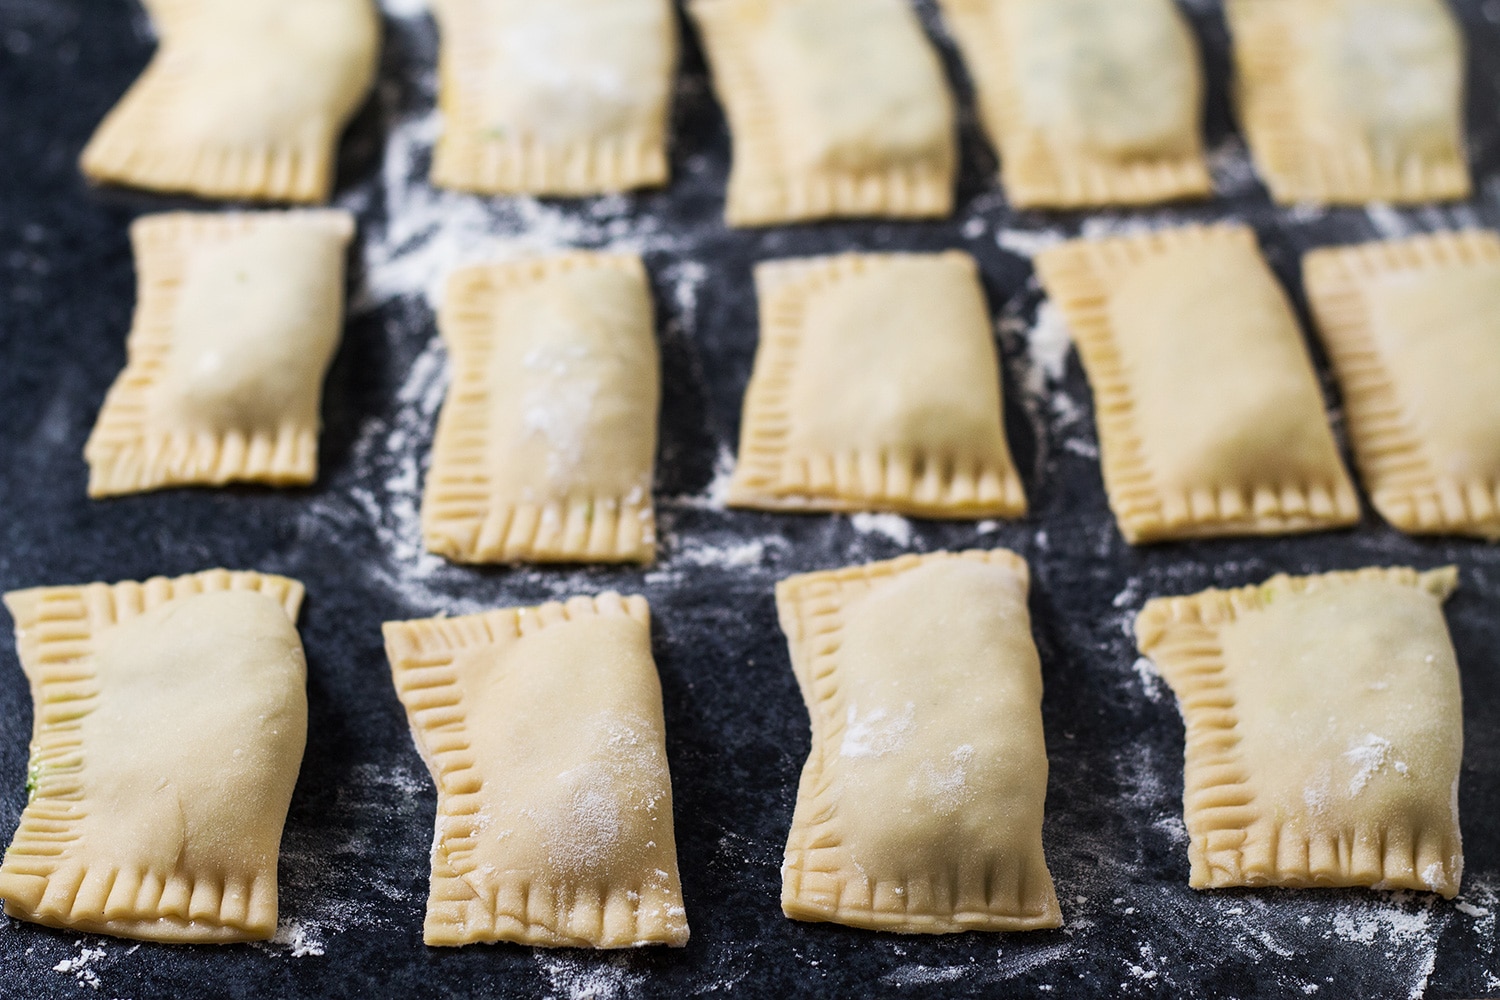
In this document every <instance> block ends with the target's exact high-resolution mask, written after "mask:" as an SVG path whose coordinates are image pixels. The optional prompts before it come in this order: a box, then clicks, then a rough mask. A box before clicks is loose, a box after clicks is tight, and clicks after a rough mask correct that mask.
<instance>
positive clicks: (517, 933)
mask: <svg viewBox="0 0 1500 1000" xmlns="http://www.w3.org/2000/svg"><path fill="white" fill-rule="evenodd" d="M385 643H386V653H387V655H388V656H389V658H390V662H391V672H392V675H393V677H394V679H395V683H396V691H397V693H398V694H399V695H400V697H401V702H402V704H404V705H405V706H406V713H407V718H408V719H409V720H410V722H411V728H412V735H413V737H414V738H415V740H416V744H417V749H418V750H419V751H420V752H421V754H422V757H423V759H424V760H425V761H426V762H427V766H428V769H429V770H430V771H431V772H432V779H433V781H434V782H435V783H436V784H437V789H438V807H437V830H436V834H435V836H434V838H433V843H432V890H431V896H430V897H429V899H428V902H427V922H426V925H425V928H424V930H423V940H425V941H426V942H427V943H428V944H430V945H462V944H471V943H474V942H481V941H514V942H517V943H520V944H529V945H548V946H555V947H570V948H631V947H637V946H640V945H649V944H668V945H679V946H680V945H684V944H686V943H687V939H688V926H687V918H686V916H685V914H684V911H683V906H682V886H681V884H680V882H679V879H678V875H677V847H676V841H675V840H674V838H673V833H672V783H671V780H670V778H669V776H668V774H667V754H666V744H665V735H664V733H665V728H664V723H663V720H662V703H661V686H660V683H659V682H658V680H657V675H656V664H655V662H654V661H653V660H652V658H651V633H650V612H649V609H648V608H647V607H646V600H645V598H642V597H623V598H622V597H621V596H620V595H619V594H615V593H607V594H602V595H600V596H599V597H593V598H590V597H574V598H571V599H570V600H568V601H567V603H565V604H560V603H556V602H553V603H550V604H544V605H542V606H541V607H536V608H505V609H503V610H499V611H490V612H487V613H485V614H479V615H468V616H466V617H463V618H431V619H427V620H425V621H412V622H387V623H386V625H385Z"/></svg>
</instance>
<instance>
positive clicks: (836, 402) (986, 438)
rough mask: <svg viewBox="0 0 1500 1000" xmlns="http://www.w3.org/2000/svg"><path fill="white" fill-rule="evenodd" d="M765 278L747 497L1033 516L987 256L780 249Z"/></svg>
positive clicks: (737, 501) (745, 442) (743, 439)
mask: <svg viewBox="0 0 1500 1000" xmlns="http://www.w3.org/2000/svg"><path fill="white" fill-rule="evenodd" d="M755 285H756V291H757V294H758V297H759V300H760V324H761V330H760V346H759V348H758V350H757V352H756V356H755V370H754V372H753V373H752V375H751V377H750V385H749V387H748V388H747V389H746V391H745V415H744V421H743V423H742V426H741V430H740V453H739V459H738V462H737V464H736V466H735V470H734V478H733V480H732V481H731V483H730V488H729V503H730V504H731V505H732V506H736V507H754V508H761V509H766V510H803V511H807V510H891V511H898V512H900V513H903V514H910V515H915V516H919V517H993V516H1000V517H1020V516H1021V515H1023V514H1025V512H1026V495H1025V493H1024V491H1023V489H1022V486H1021V478H1020V475H1019V474H1018V473H1017V472H1016V467H1015V463H1014V462H1013V461H1012V459H1011V454H1010V447H1009V445H1008V444H1007V443H1006V439H1005V427H1004V421H1003V416H1002V407H1001V388H1000V368H999V359H998V357H997V356H996V352H995V342H994V335H993V333H992V328H991V325H990V315H989V307H988V305H986V303H985V298H984V288H983V286H982V285H981V284H980V281H979V269H978V267H977V266H976V265H975V263H974V259H973V258H972V257H970V256H969V255H968V254H965V253H961V252H959V251H948V252H946V253H937V254H841V255H839V256H834V257H813V258H804V259H794V260H782V261H772V262H768V263H763V264H760V265H758V266H757V267H756V269H755Z"/></svg>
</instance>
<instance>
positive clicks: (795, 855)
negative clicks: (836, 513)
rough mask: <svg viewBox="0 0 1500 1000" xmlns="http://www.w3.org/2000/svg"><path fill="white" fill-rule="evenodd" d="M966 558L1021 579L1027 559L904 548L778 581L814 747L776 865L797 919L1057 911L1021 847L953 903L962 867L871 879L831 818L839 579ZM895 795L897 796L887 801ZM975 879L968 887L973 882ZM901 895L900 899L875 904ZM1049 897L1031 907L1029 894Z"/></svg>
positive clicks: (1008, 927) (872, 577) (857, 579)
mask: <svg viewBox="0 0 1500 1000" xmlns="http://www.w3.org/2000/svg"><path fill="white" fill-rule="evenodd" d="M948 560H968V561H971V562H979V563H987V564H990V565H994V566H998V567H1000V568H1003V569H1005V570H1007V571H1009V572H1011V573H1013V574H1015V575H1016V577H1017V578H1019V580H1020V581H1021V582H1022V584H1023V586H1025V585H1028V582H1029V579H1030V571H1029V569H1028V567H1027V565H1026V561H1025V560H1024V559H1022V558H1021V557H1020V556H1018V555H1016V554H1015V553H1013V552H1009V551H1006V550H1004V549H995V550H988V551H981V550H969V551H965V552H957V553H950V552H935V553H929V554H927V555H920V556H919V555H906V556H901V557H899V558H897V559H893V560H888V561H886V562H880V563H873V564H869V565H864V566H852V567H846V568H843V569H835V570H826V571H823V572H817V573H808V574H803V575H801V576H796V577H792V578H790V579H787V580H783V581H781V582H780V583H778V584H777V585H776V607H777V613H778V617H779V618H780V621H781V625H782V629H783V630H784V631H785V632H786V636H787V640H788V644H789V646H790V648H791V652H792V670H793V673H794V674H795V675H796V678H797V685H798V687H799V688H800V689H801V691H802V697H803V700H804V701H805V702H806V703H807V706H808V709H809V714H810V716H811V722H812V730H813V732H812V747H813V749H812V753H811V755H810V756H809V757H808V762H807V766H806V767H805V768H804V769H803V772H802V777H801V779H800V782H799V785H798V792H797V798H798V801H799V803H801V802H810V803H812V804H813V808H812V810H811V816H812V820H811V821H810V822H802V823H797V822H795V821H794V823H793V826H792V829H791V831H790V833H789V834H788V839H787V847H786V861H785V863H784V864H783V866H782V878H783V883H782V894H781V901H782V908H783V910H785V912H786V913H787V915H788V916H791V917H794V918H797V919H808V920H828V921H834V922H838V923H844V924H849V925H852V926H857V927H868V928H873V929H885V930H898V931H904V932H909V933H950V932H953V931H965V930H990V931H1016V930H1033V929H1041V928H1048V927H1056V926H1058V925H1059V923H1060V916H1059V913H1058V911H1057V908H1056V899H1055V896H1054V895H1053V892H1052V889H1051V886H1050V882H1049V884H1048V885H1047V886H1045V887H1039V886H1036V885H1031V884H1028V882H1027V871H1026V868H1027V864H1026V862H1027V861H1028V860H1030V859H1028V858H1026V857H1025V856H1024V855H1022V856H1018V857H1016V858H1013V859H1006V861H1007V864H1005V865H1004V866H1002V868H1001V869H998V870H996V869H991V870H987V871H986V873H985V875H984V884H983V886H982V887H981V888H982V895H983V896H984V898H985V899H986V904H987V905H986V906H985V907H984V909H982V910H978V911H964V910H960V911H956V912H954V911H951V910H947V909H945V908H943V907H942V905H941V903H940V901H942V900H956V899H959V898H961V897H962V896H963V895H964V893H963V892H962V890H963V889H964V888H965V887H964V886H963V885H962V884H961V883H962V881H963V879H962V873H960V872H958V871H956V870H953V871H943V872H932V873H929V875H928V876H927V877H925V878H915V877H914V878H908V879H905V880H903V881H901V882H899V883H898V884H895V885H891V884H876V883H873V882H872V880H871V879H870V878H868V877H867V876H866V875H865V874H864V873H863V871H862V870H860V869H859V868H858V866H857V865H854V864H852V862H850V860H849V859H848V857H847V853H846V852H845V851H843V850H841V845H840V843H839V841H838V838H837V836H836V834H835V833H834V831H833V830H832V829H831V828H830V824H831V822H832V820H833V818H834V817H835V815H836V814H837V812H838V805H839V804H838V792H839V789H838V788H837V787H835V785H834V783H833V780H832V779H833V775H832V773H831V772H830V769H829V767H828V763H827V760H826V756H827V754H828V752H829V748H831V747H836V746H838V745H839V742H840V741H841V739H842V738H843V732H844V729H845V727H846V726H847V720H846V719H845V718H844V717H843V715H842V713H841V712H840V710H839V709H840V705H841V704H842V703H841V699H840V694H839V686H840V681H839V656H838V653H839V648H840V633H841V631H842V629H843V625H844V610H843V605H844V597H843V589H844V588H845V587H846V586H848V585H850V584H854V585H871V584H878V583H880V582H883V581H888V580H891V579H894V578H896V577H898V576H900V575H902V574H904V573H908V572H910V571H911V570H913V569H916V568H918V567H920V566H924V565H929V564H932V563H936V562H943V561H948ZM893 804H895V803H893ZM971 888H972V887H971ZM877 897H878V899H879V900H883V901H889V900H891V899H895V900H898V901H899V902H900V903H901V907H900V908H899V909H893V908H891V907H890V906H889V905H885V906H882V905H879V903H878V902H877ZM1036 898H1041V899H1043V900H1046V901H1049V902H1046V903H1045V905H1042V906H1040V907H1029V906H1028V899H1036Z"/></svg>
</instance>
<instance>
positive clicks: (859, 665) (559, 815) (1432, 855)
mask: <svg viewBox="0 0 1500 1000" xmlns="http://www.w3.org/2000/svg"><path fill="white" fill-rule="evenodd" d="M1456 582H1457V572H1456V570H1454V569H1453V568H1451V567H1449V568H1444V569H1437V570H1432V571H1428V572H1418V571H1416V570H1411V569H1378V568H1377V569H1366V570H1360V571H1355V572H1336V573H1329V574H1324V575H1321V576H1312V577H1302V578H1290V577H1286V576H1279V577H1276V578H1273V579H1272V580H1270V581H1268V582H1266V583H1264V584H1262V585H1259V586H1250V587H1244V588H1240V589H1238V590H1229V591H1223V590H1210V591H1206V592H1204V593H1201V594H1197V595H1194V596H1190V597H1170V598H1158V599H1155V600H1152V601H1150V602H1149V603H1147V604H1146V606H1145V608H1144V610H1143V611H1142V612H1141V613H1140V616H1139V618H1138V620H1137V623H1136V633H1137V641H1138V644H1139V646H1140V649H1141V651H1142V652H1143V653H1144V654H1146V655H1148V656H1150V657H1152V658H1153V659H1154V660H1155V662H1156V664H1157V666H1158V667H1159V669H1160V670H1161V671H1162V673H1163V674H1164V675H1165V677H1166V679H1167V680H1168V682H1169V683H1170V684H1171V686H1172V688H1173V690H1174V691H1175V692H1176V694H1177V697H1178V699H1179V702H1180V704H1181V706H1182V710H1183V715H1184V718H1185V720H1186V725H1187V758H1186V772H1185V773H1186V790H1185V794H1184V818H1185V822H1186V826H1187V830H1188V833H1189V836H1190V843H1189V848H1188V860H1189V865H1190V884H1191V885H1192V886H1194V887H1196V888H1225V887H1233V886H1294V887H1318V886H1368V887H1374V888H1380V889H1414V890H1420V891H1431V892H1436V893H1439V894H1441V895H1443V896H1445V897H1448V898H1452V897H1453V896H1455V895H1456V894H1457V892H1458V888H1459V881H1460V878H1461V875H1462V871H1463V854H1462V846H1461V836H1460V830H1459V820H1458V779H1459V769H1460V763H1461V758H1462V748H1463V735H1462V712H1461V708H1460V694H1459V672H1458V665H1457V662H1456V659H1455V656H1454V651H1453V646H1452V643H1451V640H1450V639H1449V636H1448V631H1447V626H1446V624H1445V622H1444V620H1443V614H1442V607H1441V605H1442V601H1443V600H1444V599H1445V598H1446V597H1447V596H1448V594H1449V593H1450V592H1451V591H1452V590H1453V588H1454V586H1455V585H1456ZM1028 587H1029V580H1028V569H1027V565H1026V563H1025V561H1024V560H1023V559H1022V558H1021V557H1019V556H1017V555H1015V554H1014V553H1011V552H1008V551H1006V550H1003V549H997V550H993V551H969V552H962V553H957V554H954V553H946V552H941V553H934V554H930V555H924V556H912V555H908V556H903V557H901V558H899V559H896V560H893V561H889V562H882V563H874V564H871V565H864V566H854V567H849V568H845V569H837V570H830V571H823V572H815V573H809V574H803V575H800V576H794V577H791V578H789V579H787V580H784V581H782V582H781V583H780V584H779V585H778V586H777V588H776V604H777V610H778V613H779V616H780V620H781V625H782V629H783V630H784V632H785V633H786V637H787V640H788V643H789V646H790V653H791V665H792V669H793V671H794V673H795V674H796V678H797V682H798V685H799V687H800V688H801V691H802V695H803V698H804V700H805V702H806V705H807V710H808V713H809V715H810V717H811V722H812V751H811V754H810V756H809V757H808V760H807V763H806V766H805V768H804V770H803V773H802V779H801V783H800V785H799V789H798V793H797V800H796V807H795V810H794V813H793V817H792V825H791V830H790V832H789V834H788V837H787V845H786V855H785V862H784V864H783V866H782V893H781V903H782V909H783V910H784V912H785V913H786V915H787V916H788V917H791V918H793V919H798V920H809V921H832V922H836V923H842V924H848V925H852V926H856V927H865V928H872V929H876V930H887V931H899V932H908V933H951V932H957V931H971V930H987V931H1015V930H1029V929H1036V928H1047V927H1057V926H1059V925H1060V924H1061V923H1062V913H1061V910H1060V908H1059V905H1058V899H1057V895H1056V892H1055V891H1054V888H1053V882H1052V876H1051V874H1050V872H1049V870H1048V867H1047V863H1046V859H1045V856H1044V852H1043V842H1042V819H1043V807H1044V801H1045V798H1046V792H1047V769H1048V761H1047V754H1046V747H1045V742H1044V739H1043V731H1042V712H1041V702H1042V672H1041V664H1040V661H1039V659H1038V655H1037V650H1036V646H1035V644H1034V643H1033V640H1032V633H1031V623H1030V619H1029V616H1028V611H1027V591H1028ZM302 596H303V592H302V587H301V585H300V584H298V583H297V582H295V581H293V580H289V579H285V578H282V577H275V576H266V575H261V574H258V573H248V572H237V573H232V572H229V571H226V570H211V571H208V572H204V573H198V574H194V575H191V576H185V577H180V578H178V579H173V580H168V579H165V578H155V579H152V580H149V581H146V582H145V583H118V584H114V585H109V584H104V583H94V584H88V585H85V586H78V587H51V588H39V589H34V590H25V591H18V592H14V593H11V594H8V595H6V598H5V602H6V605H7V606H8V607H9V609H10V611H11V614H12V615H13V616H14V618H15V620H16V625H17V637H18V645H19V650H20V657H21V663H22V666H23V667H24V668H25V671H26V674H27V676H28V678H29V680H30V682H31V690H32V692H33V699H34V701H35V719H36V722H35V730H34V734H33V738H32V745H31V758H30V769H29V778H28V789H29V797H28V801H27V804H26V807H25V810H24V811H23V813H22V815H21V820H20V825H19V828H18V829H17V831H16V834H15V837H14V838H13V839H12V841H11V843H10V847H9V848H8V849H7V851H6V853H5V858H4V862H3V863H0V897H3V898H4V900H5V911H6V913H8V914H10V915H11V916H13V917H17V918H19V919H23V920H31V921H36V922H39V923H43V924H48V925H52V926H57V927H67V928H72V929H76V930H83V931H91V932H98V933H105V934H115V935H121V936H125V937H136V938H145V939H151V940H159V941H172V942H215V941H220V942H223V941H243V940H256V939H266V938H270V937H271V936H272V935H273V934H274V932H275V930H276V919H277V874H276V872H277V856H278V851H279V844H280V839H281V834H282V829H283V826H284V823H285V820H286V815H287V809H288V804H289V802H290V799H291V795H292V790H293V786H294V784H295V783H296V778H297V774H298V770H299V768H300V766H301V759H302V753H303V748H304V743H305V738H306V730H307V700H306V692H305V688H306V681H307V677H306V663H305V660H304V655H303V650H302V645H301V642H300V640H299V638H298V634H297V630H296V628H295V625H294V622H295V620H296V617H297V613H298V608H299V605H300V603H301V600H302ZM954 608H962V609H964V612H963V614H960V615H954V614H953V613H952V609H954ZM649 630H650V613H649V609H648V607H647V605H646V601H645V599H644V598H642V597H622V596H620V595H619V594H616V593H612V592H611V593H605V594H601V595H599V596H595V597H574V598H572V599H570V600H568V601H567V602H565V603H556V602H554V603H550V604H545V605H542V606H540V607H530V608H504V609H500V610H495V611H490V612H487V613H483V614H477V615H469V616H465V617H457V618H448V617H439V618H431V619H425V620H421V621H405V622H389V623H387V624H386V625H385V627H384V632H385V642H386V651H387V655H388V658H389V661H390V667H391V671H392V675H393V678H394V682H395V687H396V691H397V693H398V695H399V697H400V700H401V702H402V704H403V705H404V706H405V708H406V712H407V717H408V720H409V722H410V724H411V729H412V734H413V737H414V739H415V742H416V744H417V748H418V750H419V751H420V753H421V756H422V759H423V760H424V761H425V762H426V764H427V767H428V770H429V771H430V773H431V776H432V780H433V782H434V783H435V784H436V786H437V816H436V821H435V822H436V829H435V833H434V837H433V841H432V853H431V863H432V870H431V885H430V894H429V898H428V903H427V915H426V921H425V925H424V931H423V937H424V940H425V941H426V942H427V943H428V944H430V945H462V944H468V943H473V942H489V941H511V942H518V943H522V944H529V945H548V946H570V947H592V948H620V947H631V946H638V945H646V944H669V945H682V944H685V943H686V941H687V938H688V924H687V918H686V911H685V908H684V903H683V894H682V886H681V882H680V879H679V875H678V866H677V850H676V843H675V839H674V835H673V816H672V809H673V806H672V785H671V779H670V776H669V774H668V768H667V756H666V746H665V733H664V730H665V721H664V716H663V708H662V696H661V688H660V684H659V681H658V678H657V670H656V665H655V663H654V661H653V659H652V654H651V641H650V632H649Z"/></svg>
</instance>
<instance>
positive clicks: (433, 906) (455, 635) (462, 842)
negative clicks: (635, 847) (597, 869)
mask: <svg viewBox="0 0 1500 1000" xmlns="http://www.w3.org/2000/svg"><path fill="white" fill-rule="evenodd" d="M609 616H625V617H629V618H631V619H633V620H634V621H636V622H638V623H640V624H641V625H642V626H644V627H646V628H648V629H649V628H650V626H651V611H650V608H649V606H648V605H647V603H646V599H645V598H644V597H639V596H629V597H622V596H621V595H619V594H617V593H614V592H608V593H604V594H600V595H599V596H597V597H573V598H570V599H569V600H568V601H566V602H565V603H563V602H557V601H551V602H548V603H546V604H543V605H540V606H537V607H524V608H502V609H499V610H495V611H486V612H483V613H481V614H475V615H465V616H463V617H459V618H427V619H421V620H417V621H405V622H386V623H385V625H384V626H383V632H384V634H385V648H386V656H387V657H388V659H389V660H390V665H391V677H392V680H393V681H394V682H395V685H396V693H397V695H398V696H399V697H400V699H401V703H402V705H404V706H405V708H406V716H407V719H408V721H409V722H410V723H411V728H412V734H413V737H414V742H415V743H416V745H417V750H418V751H419V752H420V753H421V755H422V759H423V760H424V761H425V762H426V764H427V768H428V770H429V771H430V772H431V774H432V778H433V782H434V783H435V784H436V785H437V789H438V808H437V820H436V829H435V831H434V835H433V847H432V882H431V889H430V894H429V896H428V903H427V917H426V922H425V923H424V925H423V940H424V941H425V942H426V943H427V944H429V945H447V946H455V945H464V944H471V943H476V942H493V941H512V942H516V943H519V944H527V945H539V946H544V947H571V948H578V947H584V948H625V947H638V946H640V945H647V944H669V945H683V944H686V943H687V939H688V928H687V922H686V919H685V918H683V917H682V915H681V910H680V906H681V900H680V899H679V900H678V906H679V909H678V911H677V915H676V917H675V918H674V919H670V920H658V921H656V922H654V923H653V922H649V921H646V920H644V919H643V916H642V912H641V907H640V897H639V894H638V893H628V892H627V891H626V890H625V889H624V888H621V887H610V886H607V885H589V886H574V887H572V888H571V889H570V888H569V887H568V886H567V885H565V884H563V882H564V880H562V879H559V878H549V877H545V876H542V875H539V876H537V877H532V876H528V875H527V874H525V873H518V872H506V873H492V875H491V876H490V877H489V881H491V882H493V883H494V884H493V885H492V886H489V887H488V888H491V889H493V891H492V892H486V893H485V894H481V893H479V892H476V890H475V886H474V885H473V884H472V883H471V882H469V881H467V880H466V879H465V877H464V875H465V874H467V870H466V869H464V867H463V855H464V854H465V853H466V852H467V851H468V850H470V849H471V847H472V844H473V842H474V838H475V837H476V836H478V834H479V827H480V821H481V817H480V815H479V813H480V810H481V809H482V808H483V806H484V799H483V795H482V789H483V783H484V778H483V775H482V773H481V772H480V770H479V761H478V760H477V759H476V758H475V756H474V753H473V752H472V750H471V749H470V743H469V739H468V736H467V732H468V726H469V722H468V711H467V708H466V706H465V703H464V701H465V694H466V692H465V691H464V689H463V687H462V685H461V684H460V683H459V677H458V672H457V670H456V669H455V668H454V666H453V660H454V657H455V656H456V655H457V654H458V653H460V652H463V651H465V650H471V649H477V648H484V647H493V646H498V645H501V644H503V643H508V642H512V641H515V640H517V639H520V638H523V637H525V636H528V635H534V634H536V633H537V632H539V631H541V630H542V629H546V628H549V627H552V626H555V625H559V624H564V623H567V622H571V621H578V620H581V619H589V618H595V617H609ZM470 696H471V697H472V694H471V695H470ZM674 877H675V876H674ZM679 893H680V889H679ZM632 894H633V895H634V896H635V899H633V900H632V899H631V898H630V895H632ZM622 920H623V921H624V925H622V924H621V921H622Z"/></svg>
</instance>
